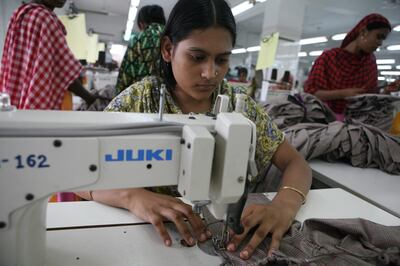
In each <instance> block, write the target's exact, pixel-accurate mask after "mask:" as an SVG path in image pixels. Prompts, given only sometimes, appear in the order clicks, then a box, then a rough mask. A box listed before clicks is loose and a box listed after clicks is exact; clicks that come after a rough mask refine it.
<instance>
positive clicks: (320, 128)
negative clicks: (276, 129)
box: [285, 120, 400, 175]
mask: <svg viewBox="0 0 400 266" xmlns="http://www.w3.org/2000/svg"><path fill="white" fill-rule="evenodd" d="M285 138H286V139H287V140H288V141H289V143H291V144H292V145H293V146H294V147H295V148H296V149H297V150H298V151H299V152H300V153H301V154H302V155H303V156H304V158H306V159H307V160H310V159H313V158H317V157H318V158H323V159H325V160H326V161H330V162H334V161H338V160H344V161H347V162H350V164H351V165H353V166H355V167H361V168H379V169H381V170H382V171H385V172H387V173H390V174H397V175H398V174H400V138H398V137H395V136H392V135H390V134H388V133H386V132H384V131H382V130H380V129H379V128H376V127H373V126H369V125H365V124H363V123H360V122H359V121H355V120H354V121H353V120H347V121H346V122H345V123H343V122H339V121H335V122H332V123H329V124H328V125H325V124H317V123H303V124H298V125H295V126H291V127H289V128H286V129H285Z"/></svg>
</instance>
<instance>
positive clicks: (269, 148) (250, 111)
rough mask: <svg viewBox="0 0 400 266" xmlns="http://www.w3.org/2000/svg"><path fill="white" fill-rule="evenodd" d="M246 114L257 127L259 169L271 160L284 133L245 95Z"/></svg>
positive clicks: (257, 160)
mask: <svg viewBox="0 0 400 266" xmlns="http://www.w3.org/2000/svg"><path fill="white" fill-rule="evenodd" d="M246 116H247V117H248V118H249V119H250V120H252V121H253V122H254V123H255V124H256V127H257V146H256V163H257V167H258V169H259V170H261V169H262V168H264V167H265V166H266V165H267V164H268V163H269V162H270V161H271V159H272V156H273V155H274V154H275V151H276V150H277V149H278V147H279V145H281V144H282V142H283V141H284V135H283V133H282V131H280V130H279V129H278V127H277V126H276V125H275V123H274V122H273V121H272V119H271V118H270V117H269V116H268V114H267V113H266V112H265V111H264V110H263V109H262V108H261V106H259V105H257V104H256V102H254V100H253V99H251V98H250V97H247V110H246Z"/></svg>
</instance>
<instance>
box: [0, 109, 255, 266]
mask: <svg viewBox="0 0 400 266" xmlns="http://www.w3.org/2000/svg"><path fill="white" fill-rule="evenodd" d="M255 139H256V138H255V125H254V124H253V123H252V122H251V121H249V120H248V119H247V118H245V117H244V116H243V115H242V114H239V113H220V114H218V116H217V117H216V118H215V117H211V116H205V115H164V119H163V121H161V122H160V121H159V118H158V115H157V114H136V113H99V112H62V111H10V112H0V202H1V204H0V265H43V264H44V257H45V256H44V254H45V248H46V244H45V233H46V232H45V229H46V225H45V217H46V211H45V210H46V204H47V201H48V197H49V196H51V195H52V194H53V193H55V192H60V191H82V190H97V189H115V188H132V187H151V186H169V185H178V190H179V192H180V193H181V195H182V196H183V197H184V198H185V199H187V200H190V201H192V202H202V201H205V200H206V201H207V200H209V201H211V208H210V209H211V210H212V211H213V212H214V214H215V215H216V216H217V217H219V218H224V217H225V214H226V211H227V204H230V203H235V202H236V201H237V200H238V199H239V198H240V196H241V195H242V194H243V191H244V185H245V179H246V177H247V171H248V166H250V168H251V166H253V168H254V151H255V143H254V142H255Z"/></svg>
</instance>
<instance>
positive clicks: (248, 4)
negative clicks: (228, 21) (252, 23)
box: [231, 0, 267, 16]
mask: <svg viewBox="0 0 400 266" xmlns="http://www.w3.org/2000/svg"><path fill="white" fill-rule="evenodd" d="M265 1H267V0H256V1H254V0H252V1H251V0H246V1H244V2H242V3H241V4H238V5H236V6H234V7H233V8H231V11H232V14H233V16H237V15H239V14H241V13H243V12H245V11H247V10H249V9H250V8H252V7H253V6H254V5H255V4H256V3H264V2H265Z"/></svg>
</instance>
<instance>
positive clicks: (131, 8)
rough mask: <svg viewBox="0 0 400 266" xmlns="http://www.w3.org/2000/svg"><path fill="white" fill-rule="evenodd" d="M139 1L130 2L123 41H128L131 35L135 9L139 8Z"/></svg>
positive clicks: (132, 0)
mask: <svg viewBox="0 0 400 266" xmlns="http://www.w3.org/2000/svg"><path fill="white" fill-rule="evenodd" d="M139 3H140V0H131V4H130V6H129V12H128V20H127V21H126V28H125V34H124V40H125V41H129V39H130V38H131V34H132V29H133V25H134V24H135V19H136V14H137V8H138V6H139Z"/></svg>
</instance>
